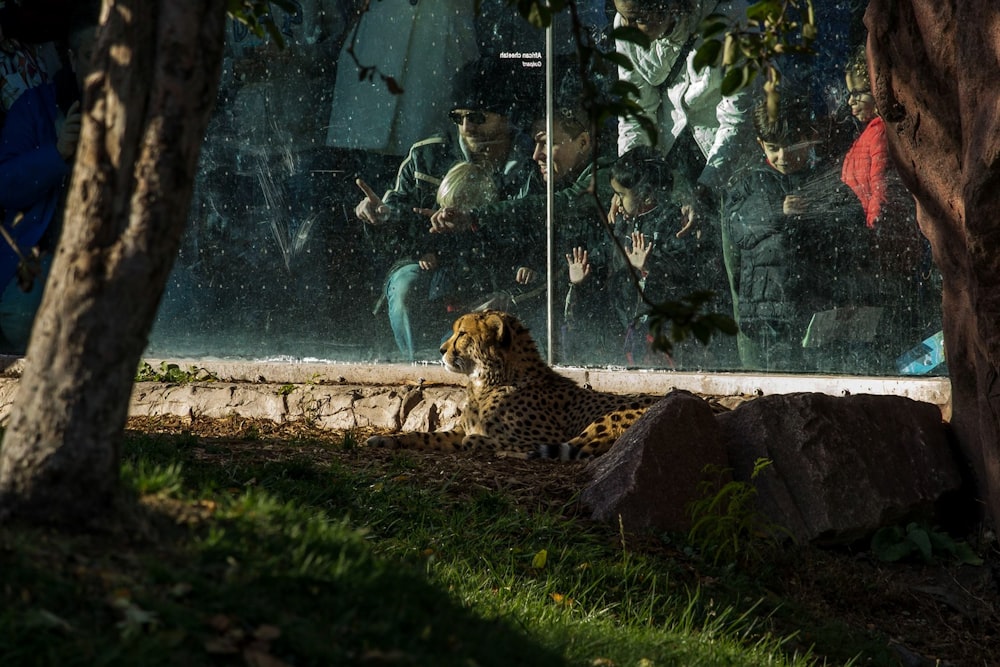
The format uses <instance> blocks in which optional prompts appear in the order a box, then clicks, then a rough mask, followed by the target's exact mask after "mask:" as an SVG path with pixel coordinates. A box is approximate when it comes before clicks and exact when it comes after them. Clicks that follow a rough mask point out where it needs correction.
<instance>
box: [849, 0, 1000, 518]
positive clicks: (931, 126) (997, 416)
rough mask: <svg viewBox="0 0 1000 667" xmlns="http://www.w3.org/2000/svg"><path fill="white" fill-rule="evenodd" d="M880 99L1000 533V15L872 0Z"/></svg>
mask: <svg viewBox="0 0 1000 667" xmlns="http://www.w3.org/2000/svg"><path fill="white" fill-rule="evenodd" d="M865 23H866V24H867V26H868V30H869V36H868V48H869V57H870V60H869V65H870V67H871V74H872V84H873V92H874V94H875V99H876V103H877V105H878V108H879V111H880V112H881V114H882V116H883V117H884V118H885V120H886V125H887V127H888V132H887V134H888V137H889V146H890V150H891V152H892V154H893V158H894V160H895V162H896V164H897V166H898V167H899V169H900V172H901V174H902V176H903V179H904V181H905V182H906V185H907V186H908V187H909V189H910V191H911V192H912V193H913V194H914V195H915V197H916V199H917V218H918V221H919V223H920V228H921V230H923V232H924V234H925V235H926V236H927V237H928V238H929V239H930V242H931V246H932V248H933V252H934V260H935V262H936V263H937V266H938V268H939V269H940V271H941V276H942V279H943V282H944V288H943V294H942V311H943V324H944V335H945V348H946V351H947V359H948V369H949V375H950V377H951V387H952V418H951V424H952V427H953V429H954V431H955V433H956V435H957V437H958V440H959V443H960V446H961V448H962V451H963V452H964V454H965V455H966V457H967V458H968V460H969V463H970V464H971V466H972V469H973V471H974V473H975V475H976V479H977V482H978V485H979V489H978V490H979V494H980V497H981V499H982V500H983V502H984V503H985V507H986V508H987V512H988V514H989V515H990V516H991V517H992V520H993V523H994V525H1000V382H998V370H1000V163H998V155H1000V86H998V85H997V76H998V74H1000V4H998V3H997V2H996V0H871V2H870V4H869V6H868V12H867V14H866V16H865Z"/></svg>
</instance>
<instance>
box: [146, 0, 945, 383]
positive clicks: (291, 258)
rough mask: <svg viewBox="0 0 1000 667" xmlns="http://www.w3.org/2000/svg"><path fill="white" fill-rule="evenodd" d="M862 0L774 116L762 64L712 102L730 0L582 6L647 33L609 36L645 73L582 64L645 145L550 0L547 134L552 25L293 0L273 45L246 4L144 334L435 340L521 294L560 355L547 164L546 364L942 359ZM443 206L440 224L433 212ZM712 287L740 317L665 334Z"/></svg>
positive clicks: (505, 15)
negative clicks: (735, 331) (712, 31)
mask: <svg viewBox="0 0 1000 667" xmlns="http://www.w3.org/2000/svg"><path fill="white" fill-rule="evenodd" d="M646 4H648V3H646ZM859 4H860V3H857V2H852V1H849V0H843V1H842V2H830V3H820V5H821V6H818V7H817V12H818V14H819V17H818V21H819V24H820V26H821V29H822V33H821V37H820V39H819V40H818V41H817V51H818V56H817V57H815V58H808V59H800V58H786V59H785V60H784V61H783V62H780V63H779V66H780V69H781V72H782V76H783V79H782V83H781V91H782V95H783V96H782V104H781V106H780V107H779V115H780V118H779V121H778V122H777V123H775V122H772V121H771V120H770V116H768V115H767V113H766V112H765V113H763V115H762V109H765V107H764V106H762V105H763V104H764V103H763V100H764V99H765V96H764V94H763V92H762V86H761V81H758V82H757V83H756V84H755V85H753V86H751V87H750V88H748V89H746V90H745V91H743V92H742V93H741V94H740V95H738V96H736V97H733V98H723V97H722V96H721V94H720V93H719V92H718V88H719V82H720V79H721V73H720V72H719V71H718V70H702V71H696V70H695V69H694V68H693V66H692V64H691V60H692V58H693V52H694V47H695V45H694V43H693V42H692V41H691V40H690V37H691V35H693V34H695V33H696V32H697V27H698V24H699V22H700V21H701V19H703V18H704V17H705V16H706V15H707V14H708V13H710V12H712V11H714V10H715V9H716V3H714V2H708V1H702V0H675V1H674V2H668V3H667V5H669V9H668V10H664V11H660V12H659V13H658V12H657V11H656V9H655V7H656V3H653V7H654V9H653V10H649V9H648V7H647V8H645V9H643V8H644V7H645V5H644V4H643V3H641V2H638V0H617V1H611V0H609V1H608V2H604V1H603V0H599V1H597V2H581V3H579V5H580V6H579V9H580V12H579V15H580V21H581V26H582V27H583V31H582V34H583V35H585V36H587V37H588V38H592V39H594V40H595V41H597V42H599V43H600V44H601V45H602V46H603V47H604V48H608V47H610V46H611V45H612V44H613V42H611V41H610V39H609V38H608V36H607V34H608V29H609V27H610V26H611V24H612V23H616V24H617V25H631V26H632V27H637V28H638V29H639V30H641V31H643V32H645V33H647V35H648V36H649V37H651V38H653V40H652V44H651V46H650V48H648V49H646V48H642V47H639V46H637V45H634V44H629V43H625V42H620V43H619V44H618V45H617V50H618V51H619V52H620V53H622V54H623V55H625V56H626V57H628V58H629V60H630V61H631V62H632V63H634V68H633V69H632V70H631V71H627V70H626V69H619V68H616V67H614V66H611V67H607V66H606V63H605V67H604V68H603V71H602V68H601V67H596V69H590V70H587V71H586V72H585V73H584V75H583V76H585V77H586V79H587V80H588V81H590V82H594V83H596V84H597V89H598V90H599V91H601V92H602V94H605V95H607V94H608V90H609V88H610V85H611V84H612V82H614V81H615V80H616V79H619V78H624V79H625V80H627V81H629V82H630V83H632V84H634V85H636V86H637V87H638V89H639V90H640V92H641V97H640V100H639V101H640V104H641V105H642V107H643V109H644V110H645V113H646V114H647V115H648V117H649V118H650V120H652V121H653V125H654V126H655V127H656V129H657V141H656V145H655V146H648V144H651V143H653V141H652V138H651V137H650V136H648V135H647V134H646V132H645V131H644V130H643V128H642V127H641V126H640V125H639V123H638V122H637V121H635V120H634V119H615V118H612V119H610V120H608V121H607V122H606V123H604V124H602V125H601V126H600V128H594V127H591V126H590V124H589V121H588V117H587V113H586V111H585V110H584V109H585V104H586V101H585V100H584V99H583V97H582V95H581V92H582V90H583V85H582V79H581V74H580V68H579V63H578V62H577V61H576V60H575V55H574V54H575V48H574V40H573V30H572V25H571V22H570V20H569V17H568V16H567V15H561V16H560V17H559V19H558V21H557V23H556V26H555V28H554V40H553V41H554V47H553V52H552V54H551V57H552V60H553V78H552V94H553V100H554V113H553V117H552V118H553V120H552V123H553V125H552V127H553V130H552V135H553V136H552V146H553V148H552V154H551V155H549V154H547V153H546V150H545V148H546V138H547V137H546V130H547V125H546V116H545V106H544V100H545V92H544V90H545V82H544V74H545V71H544V67H543V60H544V58H543V56H544V55H545V47H544V37H543V34H542V33H541V32H540V31H537V30H535V29H533V28H531V27H530V26H528V25H527V24H526V23H525V22H524V21H523V20H522V19H521V18H520V17H518V16H517V15H516V13H515V12H514V11H513V10H512V8H510V7H508V6H507V5H506V3H505V2H503V1H502V0H492V1H488V2H484V3H483V5H482V10H481V13H480V14H479V15H478V16H477V15H475V13H474V11H473V9H472V6H473V3H468V2H465V1H464V0H452V1H446V0H438V1H437V2H430V1H428V0H420V1H419V2H410V3H403V2H399V3H384V2H383V3H373V4H372V6H371V10H370V11H369V12H368V13H367V14H366V15H364V16H363V17H362V18H361V23H360V26H358V28H357V33H356V35H355V34H354V33H353V29H354V27H355V25H356V24H355V18H354V16H353V15H352V14H351V13H350V12H348V11H346V10H345V9H344V6H345V3H332V2H331V3H322V2H316V3H302V4H301V5H300V11H299V12H298V13H296V14H294V15H291V16H285V15H279V24H280V25H281V28H282V31H283V33H284V34H285V36H286V39H287V41H288V47H287V48H286V49H285V50H283V51H281V50H277V49H275V48H273V47H271V46H268V45H266V44H262V43H260V42H259V41H258V40H256V39H254V38H252V37H251V36H249V35H247V34H246V33H245V32H241V31H240V30H239V29H238V27H237V26H233V28H232V30H231V32H230V34H229V37H228V55H227V59H226V68H225V72H226V74H225V76H224V80H223V85H222V88H221V92H220V98H219V108H218V110H217V112H216V116H215V119H214V121H213V127H212V130H211V131H210V133H209V137H208V140H207V142H206V147H205V155H204V159H203V160H202V168H201V174H200V177H199V188H198V195H197V197H196V200H195V203H194V206H193V209H192V219H191V227H190V230H189V232H188V235H187V242H186V244H185V248H184V252H183V253H182V255H181V258H180V260H179V262H178V267H177V270H176V271H175V273H174V276H173V279H172V285H171V288H170V290H169V292H168V295H167V298H166V299H165V303H164V306H163V312H162V316H161V318H160V321H159V324H158V327H157V329H156V332H155V335H154V337H153V340H152V343H151V345H150V352H151V353H154V354H155V353H162V354H194V355H213V356H214V355H219V356H250V357H281V356H289V357H295V358H298V357H317V358H325V359H336V360H344V361H354V360H378V361H406V360H410V359H416V360H421V359H426V360H435V359H436V358H437V356H438V353H437V348H438V346H439V344H440V342H441V340H442V339H443V338H444V337H446V336H447V334H448V332H449V329H450V322H451V320H452V319H453V318H454V316H455V314H456V313H458V312H462V311H465V310H469V309H471V308H474V307H484V306H486V305H489V306H492V307H500V308H505V309H508V310H513V311H515V312H517V313H518V314H519V315H520V317H521V318H522V319H523V320H524V321H525V322H526V323H528V325H529V326H530V327H531V328H532V330H533V331H534V332H535V333H536V339H537V340H538V341H539V343H540V347H542V349H543V353H547V352H548V350H547V349H546V348H547V344H548V340H547V335H546V331H547V327H548V325H549V322H548V317H547V306H548V298H549V295H548V293H547V292H546V290H545V286H546V272H547V270H548V261H549V258H548V255H547V250H548V248H547V241H548V237H547V230H546V218H545V197H546V194H545V193H546V187H545V186H546V183H545V173H546V172H545V169H546V165H551V169H552V180H553V183H552V188H551V189H552V195H553V198H554V202H555V215H554V219H553V224H554V231H553V246H552V260H553V264H552V267H551V268H552V271H553V277H552V284H553V286H554V292H553V294H552V303H553V319H552V322H551V326H552V327H553V339H552V340H553V344H554V346H555V349H554V350H553V351H552V352H553V358H554V359H555V360H556V361H557V362H559V363H564V364H571V365H589V366H613V367H649V368H666V369H678V370H700V371H706V370H707V371H713V370H715V371H720V370H721V371H732V370H754V371H757V370H760V371H792V372H810V373H815V372H822V373H828V372H829V373H848V374H888V375H893V374H897V373H900V372H927V371H928V370H930V371H931V372H936V373H940V372H943V370H944V368H943V366H942V365H936V364H935V361H936V360H935V357H934V355H935V353H936V352H937V350H938V346H937V344H936V343H935V341H934V339H931V343H930V344H928V345H927V346H925V347H922V348H921V347H918V346H919V344H920V343H921V341H923V340H924V339H927V338H929V337H931V336H933V334H935V333H936V332H937V331H938V330H939V329H940V325H939V314H938V311H937V303H938V298H939V297H938V294H939V292H938V290H939V286H938V284H937V281H936V279H935V276H936V272H935V271H934V270H933V267H932V265H931V264H930V260H929V252H928V248H927V244H926V241H925V240H924V239H923V238H922V236H920V234H919V232H918V230H917V226H916V223H915V216H914V206H913V202H912V198H911V197H910V196H909V195H908V194H907V193H906V191H905V190H904V189H903V188H902V186H901V185H900V183H899V179H898V177H896V176H895V174H894V173H893V172H892V169H891V167H889V168H887V169H886V171H885V172H884V173H883V174H881V175H880V174H879V173H877V170H876V169H875V167H877V165H878V164H884V162H881V163H880V162H879V160H884V157H885V152H884V149H885V144H884V138H881V137H878V136H877V134H878V122H877V121H876V122H875V123H872V124H869V123H870V119H869V118H868V117H866V116H864V111H863V109H862V107H863V106H864V103H866V102H870V100H871V98H870V95H867V93H866V90H865V88H866V87H867V84H866V83H865V82H864V81H863V79H864V77H863V76H862V75H863V74H864V67H863V66H862V67H861V69H860V70H858V71H859V72H860V73H861V74H858V76H859V77H860V79H859V80H858V81H855V80H854V79H853V78H852V79H850V80H848V79H846V78H845V72H847V71H848V66H849V64H850V62H851V58H852V57H854V56H855V52H856V51H857V49H858V48H859V45H861V44H863V41H864V32H863V30H864V29H863V26H862V24H861V16H862V15H863V10H864V7H863V6H859ZM726 7H728V5H726ZM616 10H617V11H616ZM733 12H735V13H734V14H733V16H734V18H737V19H738V18H739V14H738V10H733ZM352 45H353V51H354V57H353V58H352V57H351V54H350V50H351V46H352ZM477 58H479V60H477ZM470 62H472V63H478V65H476V66H475V67H466V68H465V69H463V65H466V64H467V63H470ZM675 63H676V64H675ZM598 64H600V63H599V62H598ZM366 67H370V68H373V69H364V68H366ZM359 75H362V76H359ZM383 76H389V77H393V82H394V83H395V84H398V85H399V86H400V87H402V88H403V89H404V91H405V92H404V93H403V94H402V95H391V94H389V92H388V85H387V83H386V81H385V80H384V79H383ZM849 86H853V87H849ZM852 92H853V93H854V94H853V95H852V94H851V93H852ZM606 99H610V98H606ZM852 103H853V104H852ZM852 110H853V115H852ZM863 130H864V131H865V132H864V135H863V136H862V131H863ZM859 137H860V138H859ZM845 156H848V157H847V163H848V166H847V167H846V168H845V167H844V166H843V165H844V162H845ZM595 157H596V159H597V162H596V165H597V168H596V169H595V163H594V159H595ZM872 160H874V161H875V163H876V164H875V166H874V167H873V165H872ZM468 162H471V163H474V164H461V165H459V166H457V167H456V168H455V169H454V170H452V169H451V168H452V167H453V166H455V165H456V164H457V163H468ZM397 172H398V174H397ZM356 178H357V179H361V180H363V181H364V185H363V186H360V187H359V185H356V184H355V179H356ZM591 178H593V183H594V184H595V185H596V188H592V187H591V182H592V181H591ZM362 188H366V189H365V190H363V189H362ZM368 195H370V197H368ZM366 198H368V199H369V200H370V203H369V206H368V211H367V212H365V211H363V210H358V207H359V203H360V202H362V201H363V200H364V199H366ZM379 206H382V207H383V208H381V209H380V208H379ZM414 208H421V209H427V212H425V213H422V214H417V213H414V212H413V209H414ZM431 210H437V211H438V213H437V216H436V217H435V218H434V219H433V224H434V225H437V226H439V227H442V228H443V229H444V231H440V232H439V233H435V234H431V233H429V232H428V229H429V228H430V227H431V225H432V221H431V220H429V219H428V215H427V213H429V212H430V211H431ZM689 210H691V211H693V213H692V214H691V215H692V216H693V225H692V226H691V227H685V224H686V221H687V216H688V211H689ZM442 211H446V213H442ZM359 216H362V217H364V216H368V217H369V218H372V219H374V220H377V221H378V222H380V224H377V225H376V224H368V223H365V222H362V221H361V220H360V219H359ZM613 239H615V240H616V241H615V240H613ZM584 253H586V254H584ZM584 266H586V267H587V269H586V270H587V274H586V278H584V279H579V276H578V275H571V271H573V272H581V271H583V270H584ZM630 267H631V269H630ZM571 278H572V279H578V281H577V282H573V280H571ZM571 284H572V287H570V285H571ZM637 284H638V285H639V286H641V287H642V288H643V294H642V296H640V294H639V292H638V290H637V289H636V285H637ZM697 290H711V291H712V292H713V293H714V295H715V296H714V297H713V298H712V299H711V300H710V301H708V303H707V310H711V311H714V312H719V313H723V314H726V315H730V316H733V317H734V318H735V320H736V321H737V322H738V323H739V325H740V329H741V332H740V334H739V336H735V337H730V336H724V335H719V336H716V337H713V339H712V342H711V344H710V345H708V346H705V345H702V344H701V343H699V342H698V341H696V340H693V339H691V338H689V339H688V340H686V341H683V342H680V343H676V344H675V346H674V349H673V350H672V352H671V354H669V355H667V354H665V353H664V352H663V351H660V350H656V349H654V348H653V346H652V345H651V344H650V335H649V323H650V322H649V317H648V313H649V312H650V310H651V308H652V307H653V306H654V305H655V304H662V303H664V302H675V303H680V302H681V300H682V299H683V298H684V297H685V296H686V295H690V294H691V293H692V292H695V291H697ZM666 331H669V324H667V329H666ZM911 349H914V350H915V351H914V352H912V353H910V354H909V355H908V356H907V353H908V351H910V350H911Z"/></svg>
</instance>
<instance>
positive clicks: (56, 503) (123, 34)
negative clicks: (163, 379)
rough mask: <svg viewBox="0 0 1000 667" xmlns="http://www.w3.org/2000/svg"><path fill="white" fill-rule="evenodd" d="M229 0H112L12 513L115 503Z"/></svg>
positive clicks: (41, 331)
mask: <svg viewBox="0 0 1000 667" xmlns="http://www.w3.org/2000/svg"><path fill="white" fill-rule="evenodd" d="M225 10H226V5H225V0H204V1H203V0H106V1H105V4H104V8H103V20H102V23H103V24H104V27H103V28H102V30H101V32H100V35H99V41H98V45H97V52H96V55H95V58H96V73H95V74H93V75H91V77H90V78H89V79H88V80H87V83H86V86H85V88H86V91H85V102H84V106H85V112H86V116H85V121H84V128H83V135H82V137H81V142H80V145H79V147H78V150H77V156H76V164H75V167H74V172H73V177H72V183H71V186H70V192H69V197H68V200H67V204H66V213H65V219H64V227H63V233H62V238H61V240H60V242H59V246H58V248H57V251H56V255H55V258H54V260H53V264H52V271H51V274H50V277H49V281H48V284H47V286H46V289H45V295H44V298H43V300H42V304H41V306H40V308H39V311H38V314H37V316H36V320H35V325H34V329H33V331H32V338H31V342H30V345H29V348H28V352H27V362H26V367H25V372H24V375H23V377H22V379H21V381H20V383H19V387H18V392H17V395H16V397H15V400H14V408H13V412H12V415H11V421H10V424H9V426H8V429H7V432H6V436H5V438H4V441H3V448H2V451H0V513H2V514H0V516H3V517H13V518H19V519H26V520H33V521H44V522H47V523H62V524H79V523H80V522H89V521H92V520H94V519H99V518H100V517H101V516H102V515H103V514H104V513H105V512H107V511H108V510H109V509H110V508H112V506H113V503H114V501H115V498H116V495H117V490H118V469H119V451H120V445H121V440H122V437H123V434H124V427H125V420H126V417H127V413H128V404H129V397H130V394H131V391H132V384H133V380H134V377H135V373H136V369H137V367H138V364H139V359H140V357H141V355H142V352H143V350H144V349H145V347H146V344H147V337H148V334H149V331H150V329H151V327H152V325H153V321H154V319H155V316H156V310H157V307H158V305H159V302H160V298H161V296H162V294H163V290H164V286H165V285H166V281H167V277H168V275H169V273H170V269H171V267H172V265H173V261H174V257H175V256H176V254H177V249H178V246H179V244H180V239H181V234H182V232H183V229H184V224H185V222H186V219H187V216H188V208H189V204H190V200H191V193H192V188H193V179H194V175H195V172H196V163H197V160H198V154H199V151H200V149H201V143H202V139H203V135H204V132H205V128H206V126H207V124H208V119H209V115H210V113H211V110H212V105H213V103H214V100H215V93H216V90H217V88H218V81H219V73H220V67H221V62H222V49H223V41H224V40H223V37H224V25H225Z"/></svg>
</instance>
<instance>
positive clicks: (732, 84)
mask: <svg viewBox="0 0 1000 667" xmlns="http://www.w3.org/2000/svg"><path fill="white" fill-rule="evenodd" d="M749 82H750V65H749V64H747V65H744V66H743V67H734V68H732V69H730V70H729V71H728V72H726V75H725V76H724V77H722V83H721V84H720V85H719V90H720V91H721V92H722V94H723V95H725V96H727V97H728V96H729V95H733V94H735V93H737V92H739V91H740V90H741V89H742V88H743V87H744V86H746V85H747V84H748V83H749Z"/></svg>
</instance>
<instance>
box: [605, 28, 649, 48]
mask: <svg viewBox="0 0 1000 667" xmlns="http://www.w3.org/2000/svg"><path fill="white" fill-rule="evenodd" d="M611 37H612V38H614V40H615V41H616V42H617V41H622V42H631V43H632V44H637V45H638V46H641V47H642V48H644V49H648V48H649V45H650V41H649V37H647V36H646V33H644V32H642V31H641V30H639V29H638V28H633V27H632V26H622V27H619V28H615V29H614V30H612V31H611Z"/></svg>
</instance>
